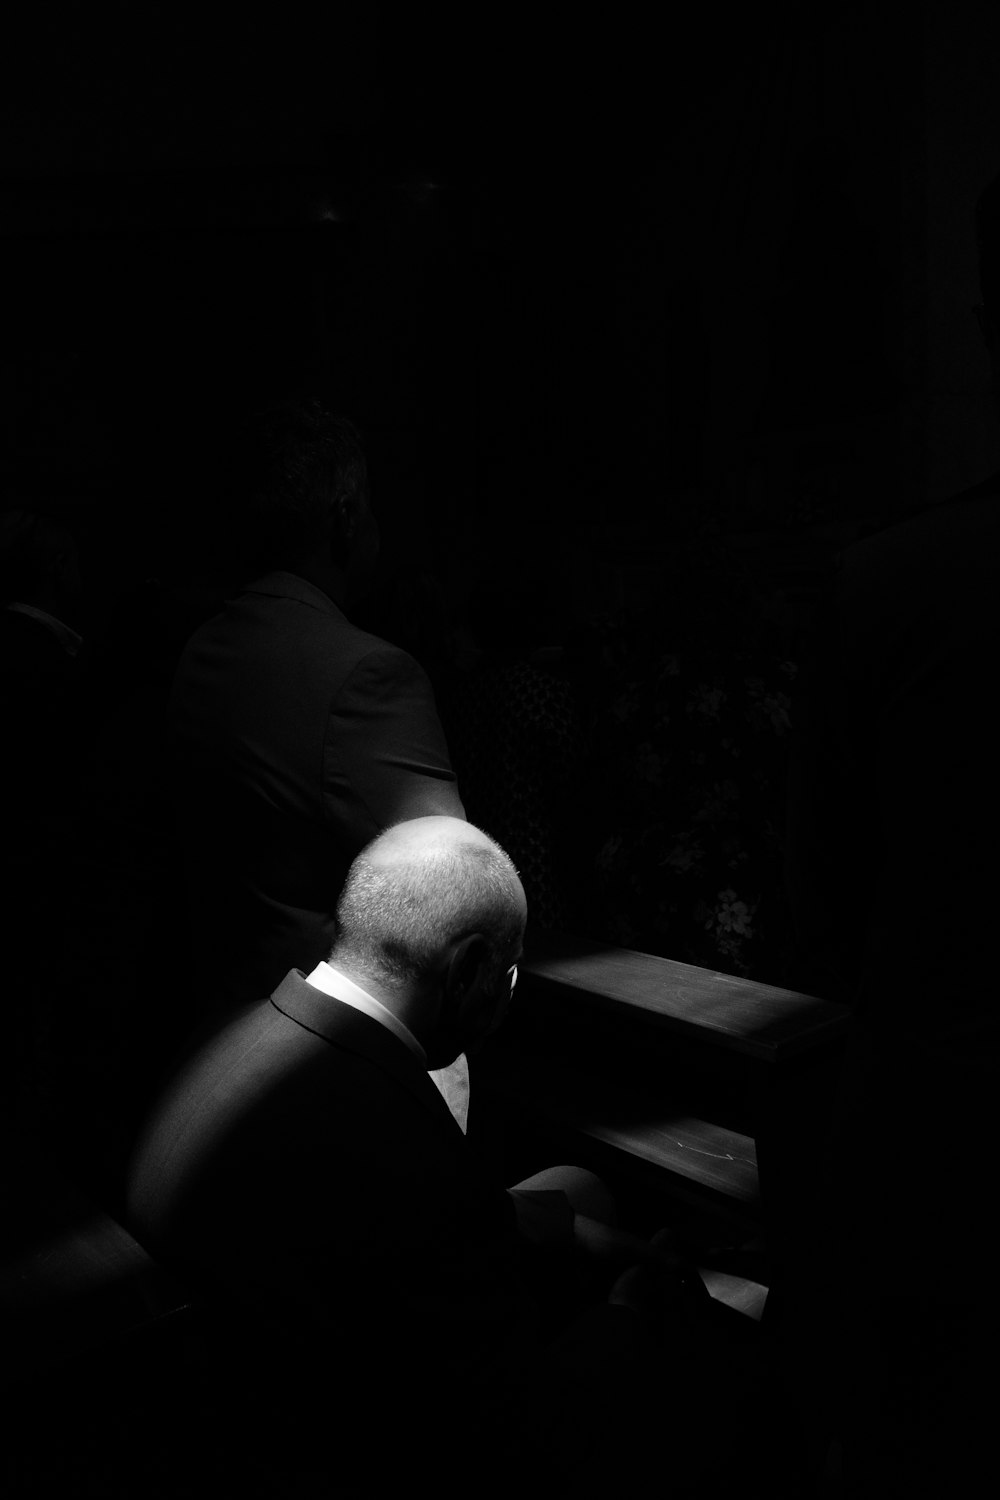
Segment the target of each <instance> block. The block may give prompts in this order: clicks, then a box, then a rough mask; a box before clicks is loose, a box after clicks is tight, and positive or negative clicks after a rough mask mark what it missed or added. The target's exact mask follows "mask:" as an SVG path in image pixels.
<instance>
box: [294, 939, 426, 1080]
mask: <svg viewBox="0 0 1000 1500" xmlns="http://www.w3.org/2000/svg"><path fill="white" fill-rule="evenodd" d="M306 983H307V984H311V985H313V987H314V988H315V989H317V990H322V991H323V993H324V994H325V995H332V996H333V997H334V999H335V1000H342V1001H343V1003H344V1004H345V1005H350V1006H352V1007H353V1008H354V1009H355V1010H360V1011H363V1012H364V1014H365V1015H366V1016H371V1018H372V1020H373V1021H378V1022H379V1024H380V1025H381V1026H384V1027H385V1028H386V1030H387V1031H391V1032H392V1033H393V1035H394V1036H397V1037H398V1038H399V1040H400V1041H401V1042H403V1043H404V1044H405V1045H406V1046H407V1047H409V1049H410V1051H411V1052H412V1053H413V1055H414V1057H416V1058H417V1059H418V1060H419V1062H420V1066H421V1067H422V1068H426V1066H427V1053H426V1052H425V1051H424V1049H423V1047H421V1045H420V1043H419V1042H418V1041H417V1039H416V1037H415V1036H414V1035H413V1032H412V1031H410V1030H409V1028H408V1027H406V1026H404V1025H403V1023H402V1021H401V1020H400V1019H399V1017H398V1016H394V1015H393V1013H392V1011H391V1010H389V1009H388V1007H387V1006H385V1005H383V1004H382V1002H381V1000H376V999H375V997H374V995H369V994H368V992H367V990H363V989H362V988H361V986H360V985H358V984H355V983H354V980H353V979H348V977H347V975H346V974H343V973H341V971H340V970H339V969H335V968H334V967H333V966H332V964H328V963H318V964H317V965H316V967H315V969H313V971H312V973H311V974H307V975H306Z"/></svg>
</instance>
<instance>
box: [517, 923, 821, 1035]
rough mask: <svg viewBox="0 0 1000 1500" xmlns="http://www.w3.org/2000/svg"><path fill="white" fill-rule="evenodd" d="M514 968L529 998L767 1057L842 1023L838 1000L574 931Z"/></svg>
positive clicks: (541, 945)
mask: <svg viewBox="0 0 1000 1500" xmlns="http://www.w3.org/2000/svg"><path fill="white" fill-rule="evenodd" d="M520 973H521V976H522V983H526V984H527V986H528V987H529V989H530V994H531V999H532V1003H533V1004H535V1005H538V1004H546V1003H547V1004H552V1003H554V1002H557V1001H558V1000H560V999H563V1000H566V999H569V998H572V1001H573V1004H574V1006H575V1008H576V1011H577V1013H579V1012H580V1011H581V1008H582V1009H584V1010H590V1011H591V1012H593V1013H595V1014H600V1015H603V1016H604V1017H606V1018H608V1019H610V1020H612V1021H614V1023H615V1024H616V1025H626V1026H629V1027H633V1026H636V1025H641V1026H644V1027H647V1028H649V1034H650V1037H652V1036H659V1037H662V1038H677V1039H680V1038H684V1039H690V1040H693V1041H696V1042H697V1043H698V1044H699V1045H701V1046H706V1047H712V1048H716V1049H718V1050H720V1051H723V1052H733V1053H740V1054H742V1055H744V1056H745V1057H747V1058H750V1059H754V1060H758V1061H761V1062H765V1063H771V1064H786V1063H788V1062H789V1061H791V1060H792V1059H794V1058H796V1057H799V1056H802V1055H805V1054H807V1053H814V1052H815V1051H816V1049H817V1048H821V1047H825V1046H827V1045H828V1044H831V1043H836V1042H837V1041H838V1040H839V1039H841V1038H842V1037H843V1035H844V1033H845V1031H846V1027H847V1011H846V1010H845V1009H844V1007H843V1006H841V1005H836V1004H834V1003H833V1002H832V1001H829V1000H821V999H819V998H817V996H815V995H804V994H800V993H799V992H798V991H795V990H786V989H781V988H779V987H778V986H776V985H770V984H761V983H759V982H758V981H756V980H752V979H743V978H740V977H739V976H738V975H735V974H723V973H719V972H717V971H715V970H713V969H699V968H697V967H695V966H694V965H693V964H684V963H678V962H677V961H676V960H675V959H671V958H660V957H657V956H656V955H654V954H651V953H639V952H634V951H632V950H630V949H626V948H614V947H611V946H610V945H609V944H607V943H595V942H591V941H588V940H587V939H584V938H578V937H570V936H564V935H546V936H545V937H544V938H542V939H539V940H536V942H535V943H534V944H533V946H532V948H531V951H530V952H529V954H528V955H527V956H526V958H525V959H524V962H523V963H522V964H521V965H520Z"/></svg>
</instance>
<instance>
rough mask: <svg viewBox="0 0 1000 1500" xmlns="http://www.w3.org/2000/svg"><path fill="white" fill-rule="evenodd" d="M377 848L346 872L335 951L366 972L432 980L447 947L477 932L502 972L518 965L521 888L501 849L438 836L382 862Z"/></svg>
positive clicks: (405, 979)
mask: <svg viewBox="0 0 1000 1500" xmlns="http://www.w3.org/2000/svg"><path fill="white" fill-rule="evenodd" d="M390 831H391V830H390ZM375 842H376V844H377V843H378V840H376V841H375ZM373 847H374V845H369V849H368V850H365V851H364V852H363V853H362V854H360V855H359V856H358V858H357V859H356V860H355V861H354V863H353V865H352V866H351V868H350V871H349V872H348V876H347V880H346V882H345V884H344V888H343V891H342V892H341V896H340V900H339V902H338V903H337V930H338V935H337V941H336V944H335V946H334V954H336V953H337V952H338V951H339V952H341V953H343V954H345V955H349V956H350V958H351V959H352V960H353V962H354V963H355V964H356V965H357V967H358V968H359V969H360V970H361V971H362V972H364V973H369V974H371V975H372V976H373V977H374V976H377V977H378V978H380V979H382V980H388V981H390V982H392V983H395V984H402V983H412V982H414V981H416V982H418V983H420V982H423V981H424V980H426V979H428V978H429V977H430V976H431V975H432V974H434V973H435V972H436V970H437V969H438V967H439V965H440V964H441V963H442V962H443V960H444V957H445V955H446V953H447V950H448V947H449V945H450V944H451V943H453V942H456V941H459V940H461V939H462V938H463V937H466V936H468V935H470V934H472V933H481V934H482V936H483V937H484V938H485V939H486V942H487V944H488V945H489V950H490V961H491V962H492V963H494V964H496V965H497V967H498V968H499V967H504V968H506V967H507V966H508V965H509V964H511V963H512V962H514V961H515V960H516V958H517V956H518V953H519V950H520V944H521V937H522V932H523V927H524V911H523V906H522V904H521V902H522V896H521V887H520V881H519V880H518V875H517V871H516V869H515V868H514V865H513V862H512V861H511V859H510V858H509V856H508V855H507V854H505V853H504V851H503V850H502V849H501V848H500V846H499V844H496V843H494V842H493V841H492V840H491V841H490V843H489V844H488V845H484V844H479V843H473V842H471V841H468V842H466V841H463V840H454V839H441V840H439V841H435V842H434V843H432V844H430V845H428V846H427V847H425V848H423V849H421V850H420V852H419V853H415V854H411V855H408V856H405V857H401V858H400V859H399V860H393V861H392V862H388V861H387V862H385V863H380V862H374V861H372V860H371V859H370V858H369V857H368V854H369V850H370V849H372V848H373Z"/></svg>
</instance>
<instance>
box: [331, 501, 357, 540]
mask: <svg viewBox="0 0 1000 1500" xmlns="http://www.w3.org/2000/svg"><path fill="white" fill-rule="evenodd" d="M332 510H333V514H332V517H331V520H332V522H333V529H334V531H335V533H336V534H337V536H339V537H342V538H343V540H344V541H345V542H346V543H347V544H348V546H349V545H350V544H351V542H353V541H354V538H355V537H356V536H357V534H358V526H359V525H360V507H359V506H358V502H357V498H356V497H355V496H354V495H349V494H346V493H342V494H340V495H338V496H337V498H336V500H334V502H333V507H332Z"/></svg>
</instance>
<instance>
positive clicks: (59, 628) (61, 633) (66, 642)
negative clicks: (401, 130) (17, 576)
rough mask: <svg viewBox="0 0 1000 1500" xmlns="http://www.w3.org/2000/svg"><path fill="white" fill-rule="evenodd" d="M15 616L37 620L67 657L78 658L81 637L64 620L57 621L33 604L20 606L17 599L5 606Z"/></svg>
mask: <svg viewBox="0 0 1000 1500" xmlns="http://www.w3.org/2000/svg"><path fill="white" fill-rule="evenodd" d="M7 608H8V609H10V610H13V611H14V613H15V614H17V615H29V616H30V617H31V619H32V620H37V621H38V622H39V624H40V625H44V626H45V628H46V630H49V631H51V632H52V634H53V635H54V636H55V638H56V640H57V641H58V642H59V644H60V646H61V647H62V648H63V650H64V651H65V652H66V654H67V656H78V655H79V652H80V647H81V646H82V645H83V636H82V635H80V634H78V632H77V631H75V630H74V629H73V628H72V626H70V625H67V624H66V622H65V620H57V619H56V617H55V615H50V614H49V612H48V610H47V609H39V608H38V606H37V605H35V604H22V603H21V601H20V600H19V599H15V600H13V601H12V602H11V603H10V604H8V605H7Z"/></svg>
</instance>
